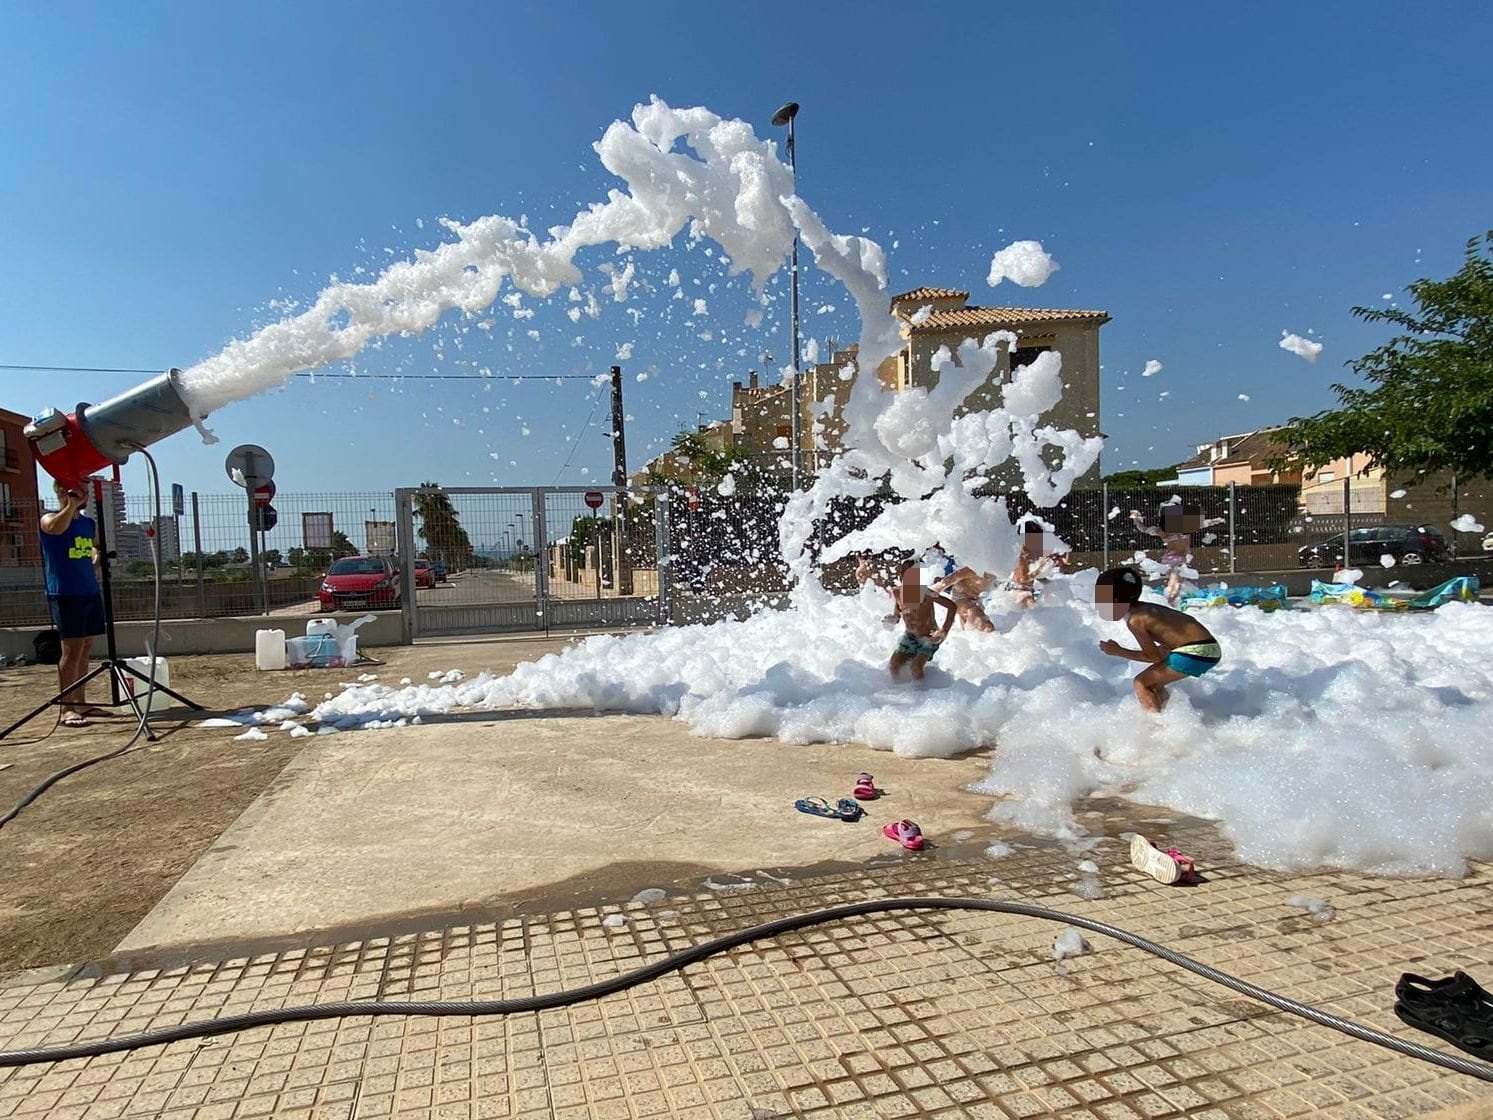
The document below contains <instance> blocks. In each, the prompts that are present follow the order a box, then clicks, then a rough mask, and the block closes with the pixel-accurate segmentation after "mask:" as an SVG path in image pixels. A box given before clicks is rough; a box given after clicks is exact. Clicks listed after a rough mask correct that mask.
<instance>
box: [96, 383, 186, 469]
mask: <svg viewBox="0 0 1493 1120" xmlns="http://www.w3.org/2000/svg"><path fill="white" fill-rule="evenodd" d="M180 376H181V370H179V369H171V370H167V371H166V372H165V373H163V374H160V375H159V376H157V377H152V378H151V379H150V380H149V381H146V382H145V383H144V384H141V385H137V386H135V388H133V389H130V390H129V391H128V392H124V393H120V394H119V396H117V397H110V398H109V399H108V400H106V401H102V402H100V403H99V404H89V405H79V406H78V411H77V417H78V426H79V427H80V428H82V429H83V434H84V435H85V436H87V437H88V442H89V443H91V444H93V446H94V448H96V449H97V450H98V452H99V454H101V455H103V456H104V457H105V458H107V459H108V460H109V461H110V462H112V463H123V462H124V461H125V460H126V459H128V458H129V457H130V455H131V453H132V452H135V451H138V450H140V449H141V448H142V447H149V446H150V445H151V444H153V443H158V442H159V441H161V440H163V439H165V438H166V437H167V436H169V435H174V434H175V433H177V432H179V431H181V430H182V429H183V428H189V427H191V426H192V413H191V410H190V409H188V408H187V402H186V401H185V400H184V399H183V398H182V395H181V389H180V386H179V385H178V384H177V379H178V378H179V377H180Z"/></svg>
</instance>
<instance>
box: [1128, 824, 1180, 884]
mask: <svg viewBox="0 0 1493 1120" xmlns="http://www.w3.org/2000/svg"><path fill="white" fill-rule="evenodd" d="M1130 862H1131V864H1132V865H1133V866H1134V867H1135V868H1136V870H1138V871H1144V872H1145V873H1146V874H1147V875H1149V876H1151V878H1153V879H1155V880H1156V881H1157V882H1158V883H1165V884H1166V885H1167V886H1171V885H1172V884H1173V883H1176V882H1177V881H1178V880H1179V879H1181V878H1182V865H1181V864H1179V863H1178V862H1177V861H1176V860H1175V859H1173V858H1172V857H1171V856H1169V855H1167V854H1166V853H1165V852H1163V851H1162V850H1161V849H1160V848H1158V847H1157V846H1156V845H1155V844H1153V843H1151V841H1149V840H1147V839H1146V838H1145V837H1144V836H1141V835H1139V834H1137V835H1136V836H1135V838H1134V839H1133V840H1131V841H1130Z"/></svg>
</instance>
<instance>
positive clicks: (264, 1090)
mask: <svg viewBox="0 0 1493 1120" xmlns="http://www.w3.org/2000/svg"><path fill="white" fill-rule="evenodd" d="M1210 833H1211V830H1208V829H1207V828H1205V827H1201V828H1191V827H1178V828H1177V829H1176V830H1175V831H1174V833H1173V835H1172V839H1174V840H1176V841H1177V842H1178V843H1180V844H1183V845H1185V846H1187V847H1189V848H1191V849H1194V850H1206V849H1207V848H1208V847H1209V846H1210V845H1211V844H1212V843H1215V842H1216V837H1212V836H1211V835H1210ZM1091 855H1092V857H1093V858H1094V859H1095V860H1096V862H1097V863H1098V864H1099V865H1100V868H1101V875H1100V878H1101V880H1102V882H1103V884H1104V889H1105V892H1106V897H1104V898H1100V899H1086V898H1080V897H1078V896H1077V895H1075V894H1073V893H1071V891H1070V889H1069V888H1070V886H1071V884H1070V883H1068V882H1067V881H1066V880H1065V876H1066V875H1068V874H1070V873H1071V865H1072V857H1071V856H1070V855H1068V854H1067V853H1064V852H1062V851H1061V850H1060V849H1052V848H1027V849H1024V850H1020V851H1018V852H1017V853H1015V854H1014V855H1012V856H1010V857H1007V858H1005V859H1001V860H986V859H976V860H972V861H948V860H939V859H937V858H932V857H926V858H925V857H918V856H907V857H898V858H897V859H895V861H893V862H892V863H891V864H890V865H888V866H883V867H876V868H873V867H861V868H857V869H854V870H849V871H845V872H842V873H839V874H835V875H829V876H822V877H817V878H812V879H806V880H803V881H799V882H793V883H789V884H788V885H786V886H769V887H766V888H763V889H754V890H749V891H742V892H726V893H721V892H710V891H706V892H703V893H701V894H699V895H697V896H695V897H691V898H688V899H670V900H668V901H667V902H665V903H660V904H657V905H654V906H652V907H649V906H645V905H634V906H629V907H627V908H625V919H626V920H625V921H624V922H622V923H620V924H619V923H618V922H617V920H616V918H615V917H612V916H611V915H609V914H607V913H605V912H603V911H602V910H599V909H596V908H580V909H573V910H567V911H563V912H559V913H551V914H534V915H527V916H521V917H512V918H509V919H506V920H502V921H490V922H487V921H484V922H470V923H467V922H463V923H459V924H453V925H432V926H431V927H429V928H426V929H422V930H410V931H406V932H404V933H399V934H393V935H387V934H370V935H366V936H359V937H347V938H343V939H339V940H337V941H335V942H331V943H326V944H321V945H317V946H314V947H301V948H295V949H282V950H264V951H243V952H239V953H222V954H218V955H216V956H211V957H196V958H193V957H192V956H191V955H190V954H189V955H188V957H187V958H186V959H182V958H180V957H173V956H172V955H170V954H165V955H162V956H159V957H156V958H154V959H153V958H151V957H150V956H149V955H145V956H142V957H140V958H138V959H137V960H135V961H133V962H131V963H129V964H121V963H120V962H113V963H103V964H95V965H88V966H80V967H77V968H73V969H65V970H50V971H49V972H46V973H41V974H25V973H22V974H14V975H12V976H10V977H8V978H6V979H4V981H3V982H0V1048H4V1049H12V1048H20V1047H26V1046H37V1045H49V1044H58V1043H62V1042H67V1041H73V1040H78V1039H90V1038H98V1037H103V1036H106V1035H113V1034H120V1033H125V1032H133V1031H140V1030H145V1029H149V1028H151V1027H153V1026H161V1025H166V1024H177V1023H181V1022H183V1021H195V1020H199V1019H202V1018H208V1017H211V1016H215V1015H221V1014H225V1013H233V1012H238V1011H244V1010H249V1009H259V1008H273V1007H282V1006H289V1005H300V1004H305V1003H310V1002H320V1001H329V1000H371V999H381V1000H391V1001H404V1000H426V999H447V1000H469V999H474V998H477V999H495V998H513V997H522V996H527V995H532V994H535V993H546V992H554V991H559V990H565V989H569V988H573V987H575V986H577V985H581V984H586V983H590V982H594V981H596V980H600V979H603V978H607V977H613V976H616V975H618V974H620V973H623V972H627V971H630V970H633V969H635V968H637V967H639V966H640V965H642V964H644V963H646V962H650V961H655V960H658V959H659V958H661V957H663V956H666V955H669V954H671V953H675V952H678V951H679V950H680V949H682V948H684V947H686V946H689V945H693V944H697V943H699V942H701V941H704V940H707V939H709V938H712V937H715V936H719V935H720V934H722V933H725V932H728V931H732V930H736V929H740V928H744V927H747V926H750V925H753V924H757V923H760V922H762V921H766V920H770V919H773V918H776V917H780V916H783V915H787V914H793V913H800V912H803V911H806V910H811V909H814V908H816V907H822V906H828V905H833V904H836V903H843V902H849V901H855V900H859V899H864V898H883V897H899V896H907V895H941V896H958V897H984V898H1008V899H1017V900H1023V901H1026V902H1031V903H1036V904H1039V905H1044V906H1049V907H1053V908H1056V909H1060V910H1066V911H1070V912H1073V913H1077V914H1082V915H1084V916H1087V917H1090V918H1094V919H1097V920H1101V921H1107V922H1112V923H1114V924H1116V925H1119V926H1122V927H1125V928H1127V929H1130V930H1133V931H1136V932H1138V933H1142V934H1145V935H1147V936H1149V937H1152V938H1155V939H1157V940H1159V941H1161V942H1163V943H1166V944H1168V945H1171V946H1172V947H1174V948H1176V949H1178V950H1180V951H1182V952H1185V953H1187V954H1189V955H1191V956H1193V957H1196V958H1199V959H1201V960H1203V961H1205V962H1206V963H1208V964H1211V965H1214V966H1216V967H1218V968H1220V969H1223V970H1225V971H1227V972H1231V973H1233V974H1235V975H1238V976H1240V977H1241V978H1243V979H1246V980H1249V981H1252V982H1254V983H1258V984H1261V985H1263V986H1265V987H1267V988H1271V989H1275V990H1279V991H1282V992H1284V993H1286V994H1289V995H1291V996H1293V997H1296V998H1298V999H1302V1000H1305V1001H1307V1002H1310V1003H1314V1004H1319V1005H1321V1006H1323V1007H1325V1008H1326V1009H1328V1010H1330V1011H1332V1012H1334V1013H1337V1014H1339V1015H1344V1016H1347V1017H1350V1018H1352V1019H1355V1020H1357V1021H1359V1022H1362V1023H1365V1024H1367V1025H1369V1026H1372V1027H1375V1028H1378V1029H1381V1030H1384V1031H1387V1032H1389V1033H1391V1034H1394V1035H1398V1036H1400V1037H1406V1038H1414V1039H1415V1040H1416V1041H1420V1042H1423V1043H1427V1044H1429V1045H1431V1046H1432V1047H1435V1048H1444V1047H1441V1045H1440V1044H1439V1043H1437V1042H1436V1041H1435V1040H1432V1039H1429V1038H1428V1037H1427V1036H1424V1035H1418V1034H1417V1033H1416V1032H1413V1031H1411V1030H1410V1029H1409V1028H1407V1027H1405V1026H1404V1025H1402V1024H1400V1023H1399V1022H1398V1020H1396V1019H1395V1017H1394V1016H1393V1014H1392V1013H1391V1010H1390V1008H1391V1004H1392V1002H1393V992H1392V989H1393V984H1394V981H1395V978H1396V977H1397V976H1398V974H1399V973H1400V972H1401V971H1402V970H1404V969H1413V970H1414V971H1417V972H1420V973H1423V974H1427V975H1440V974H1444V973H1446V972H1448V971H1450V970H1451V969H1453V968H1456V967H1462V966H1466V967H1473V968H1477V967H1478V966H1480V965H1482V964H1483V963H1484V962H1486V961H1488V960H1489V959H1490V957H1493V922H1490V921H1489V920H1488V918H1487V916H1486V907H1485V906H1484V905H1483V904H1482V900H1483V899H1484V898H1485V897H1486V892H1487V889H1488V886H1489V878H1488V876H1487V873H1486V871H1485V870H1482V869H1480V870H1479V871H1478V872H1477V874H1476V877H1475V878H1474V879H1472V880H1470V881H1465V882H1448V881H1442V880H1421V881H1388V880H1374V879H1368V878H1364V877H1362V876H1356V875H1346V874H1330V875H1308V876H1285V875H1278V874H1272V873H1269V872H1262V871H1259V870H1258V869H1254V868H1249V867H1244V866H1240V865H1238V864H1235V863H1230V862H1228V861H1220V862H1217V863H1210V864H1209V865H1208V866H1207V867H1206V875H1207V882H1206V883H1204V884H1203V885H1201V886H1198V887H1194V888H1185V889H1184V888H1167V887H1162V886H1160V885H1159V884H1156V883H1154V882H1152V881H1151V880H1149V879H1143V878H1141V877H1140V876H1139V875H1137V874H1136V873H1135V872H1133V871H1132V870H1131V869H1130V868H1129V866H1128V863H1127V862H1126V860H1125V852H1124V846H1123V845H1121V844H1119V843H1117V842H1108V843H1107V844H1105V845H1101V847H1100V848H1099V849H1098V850H1097V851H1095V852H1093V853H1091ZM1294 894H1303V895H1312V896H1316V897H1320V898H1325V899H1326V900H1328V901H1329V902H1330V903H1331V904H1332V905H1333V906H1334V907H1335V908H1336V915H1335V917H1334V918H1333V919H1332V920H1331V921H1330V922H1327V923H1317V922H1314V921H1313V920H1312V919H1311V917H1310V916H1309V915H1308V914H1307V913H1305V912H1304V911H1302V910H1297V909H1292V908H1290V907H1287V906H1286V905H1285V904H1284V901H1285V899H1286V898H1287V897H1288V896H1290V895H1294ZM609 917H610V918H611V924H610V925H609V924H606V923H607V919H608V918H609ZM1059 928H1060V927H1058V926H1055V925H1053V924H1049V923H1045V922H1041V921H1039V920H1037V919H1033V918H1017V917H1009V916H1003V915H995V914H987V913H967V912H956V911H911V912H900V913H895V914H886V915H878V916H873V917H864V918H858V919H852V920H849V921H846V922H843V923H840V924H835V925H826V926H819V927H815V928H812V929H808V930H803V931H800V932H796V933H792V934H787V935H783V936H781V937H780V938H778V939H776V940H772V941H764V942H759V943H755V944H752V945H750V946H746V947H743V948H739V949H736V950H733V951H731V952H730V953H728V954H725V955H722V956H718V957H713V958H710V959H708V960H706V961H704V962H701V963H699V964H695V965H691V966H690V967H689V968H688V969H686V970H685V971H684V972H682V973H676V974H671V975H668V976H666V977H664V978H662V979H660V980H658V981H655V982H651V983H649V984H646V985H644V986H640V987H636V988H632V989H630V990H628V991H625V992H622V993H619V994H616V995H613V996H609V997H607V998H605V999H601V1000H597V1001H594V1002H589V1003H581V1004H576V1005H573V1006H569V1007H565V1008H561V1009H556V1010H552V1011H546V1012H542V1013H522V1014H515V1015H512V1016H509V1017H506V1018H498V1017H485V1018H472V1017H449V1018H428V1017H405V1016H399V1017H379V1018H369V1017H362V1016H354V1017H349V1018H342V1019H336V1020H328V1021H318V1022H301V1023H292V1024H287V1025H281V1026H272V1027H261V1028H256V1029H254V1030H251V1031H245V1032H242V1033H238V1034H232V1035H224V1036H219V1037H216V1038H212V1039H207V1040H191V1041H183V1042H178V1043H172V1044H170V1045H167V1046H163V1047H154V1048H147V1049H141V1050H136V1051H132V1052H129V1053H126V1054H121V1055H113V1056H109V1057H104V1058H94V1059H75V1060H71V1061H67V1062H62V1063H57V1064H55V1065H34V1066H27V1067H21V1068H14V1069H0V1116H49V1117H59V1118H61V1117H66V1118H82V1120H93V1118H103V1117H121V1116H127V1117H147V1116H148V1117H157V1118H159V1120H189V1118H191V1120H237V1118H246V1120H247V1118H255V1117H275V1118H284V1120H292V1118H293V1120H310V1118H313V1117H315V1118H317V1120H333V1118H336V1120H372V1118H382V1117H399V1118H415V1117H420V1118H424V1117H442V1118H445V1120H457V1118H461V1120H475V1118H478V1117H524V1118H530V1117H532V1118H535V1120H539V1118H547V1120H582V1118H586V1120H591V1118H595V1120H622V1118H627V1120H644V1118H660V1120H662V1118H665V1117H667V1118H674V1120H786V1118H788V1117H803V1118H813V1120H831V1118H837V1120H838V1118H848V1120H859V1118H889V1120H890V1118H900V1117H930V1118H934V1120H955V1118H962V1117H974V1118H1002V1120H1004V1118H1009V1117H1026V1116H1049V1115H1062V1116H1071V1117H1082V1118H1095V1120H1139V1118H1164V1117H1189V1118H1193V1120H1226V1118H1237V1120H1246V1118H1256V1117H1259V1118H1266V1117H1305V1116H1320V1117H1328V1118H1333V1120H1339V1118H1341V1120H1348V1118H1352V1120H1368V1118H1388V1117H1410V1116H1432V1117H1440V1118H1442V1120H1452V1118H1453V1117H1457V1118H1467V1117H1474V1116H1487V1115H1490V1113H1493V1107H1490V1105H1493V1096H1490V1093H1493V1088H1490V1086H1489V1085H1488V1084H1487V1083H1485V1082H1480V1081H1477V1080H1473V1079H1471V1078H1469V1077H1466V1076H1464V1075H1459V1074H1454V1073H1450V1072H1447V1071H1443V1070H1440V1069H1438V1068H1436V1067H1434V1066H1431V1065H1428V1064H1424V1063H1421V1062H1417V1061H1413V1060H1411V1059H1409V1058H1405V1057H1401V1056H1398V1055H1394V1054H1392V1053H1390V1052H1388V1051H1385V1050H1382V1049H1379V1048H1377V1047H1374V1046H1372V1045H1370V1044H1367V1043H1364V1042H1360V1041H1357V1040H1354V1039H1350V1038H1348V1037H1347V1036H1344V1035H1341V1034H1337V1033H1335V1032H1333V1031H1330V1030H1327V1029H1325V1028H1322V1027H1318V1026H1315V1025H1312V1024H1310V1023H1308V1022H1306V1021H1305V1020H1302V1019H1299V1018H1296V1017H1294V1016H1289V1015H1286V1014H1284V1013H1281V1012H1277V1011H1273V1010H1270V1009H1269V1008H1266V1007H1264V1006H1262V1005H1260V1004H1257V1003H1255V1002H1253V1001H1251V1000H1248V999H1246V998H1244V997H1243V996H1241V995H1239V994H1236V993H1235V992H1233V991H1230V990H1228V989H1226V988H1223V987H1219V986H1216V985H1213V984H1210V983H1208V982H1206V981H1203V980H1201V979H1198V978H1196V977H1193V976H1191V975H1190V974H1187V973H1183V972H1180V971H1178V970H1176V969H1175V967H1174V966H1171V965H1169V964H1167V963H1165V962H1163V961H1160V960H1158V959H1156V958H1153V957H1150V956H1147V955H1144V954H1142V953H1140V952H1139V951H1137V950H1134V949H1131V948H1128V947H1125V946H1122V945H1120V944H1119V943H1117V942H1113V941H1108V940H1106V939H1104V938H1102V937H1099V936H1097V935H1095V936H1091V937H1090V939H1089V940H1090V942H1091V950H1090V951H1089V952H1088V953H1085V954H1084V955H1082V956H1079V957H1077V958H1074V959H1071V960H1067V961H1064V962H1062V964H1061V965H1059V964H1057V963H1056V962H1054V960H1053V959H1052V953H1051V945H1052V941H1053V937H1054V934H1055V933H1056V932H1057V931H1058V929H1059ZM1484 979H1485V980H1486V979H1488V977H1486V976H1485V977H1484Z"/></svg>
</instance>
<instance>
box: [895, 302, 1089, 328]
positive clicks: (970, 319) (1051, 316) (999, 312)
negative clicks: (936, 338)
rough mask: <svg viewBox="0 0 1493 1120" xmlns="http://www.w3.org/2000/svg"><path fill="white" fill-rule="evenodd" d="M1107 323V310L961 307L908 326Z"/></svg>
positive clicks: (932, 315) (933, 314)
mask: <svg viewBox="0 0 1493 1120" xmlns="http://www.w3.org/2000/svg"><path fill="white" fill-rule="evenodd" d="M1053 322H1062V323H1088V322H1092V323H1107V322H1109V312H1108V311H1076V310H1071V309H1068V308H1059V307H961V308H958V309H957V310H954V311H934V312H933V313H932V314H930V315H929V316H928V318H926V319H924V320H923V321H922V322H921V323H919V324H917V326H914V327H912V328H911V330H912V332H913V333H914V334H926V333H928V332H930V331H946V330H951V329H953V328H955V327H1020V326H1027V325H1029V324H1032V323H1053Z"/></svg>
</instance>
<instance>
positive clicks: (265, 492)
mask: <svg viewBox="0 0 1493 1120" xmlns="http://www.w3.org/2000/svg"><path fill="white" fill-rule="evenodd" d="M274 496H275V483H274V481H273V480H271V481H269V482H266V483H265V484H264V485H263V486H259V487H256V488H255V490H254V504H255V505H256V506H267V505H269V504H270V499H271V498H273V497H274Z"/></svg>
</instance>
